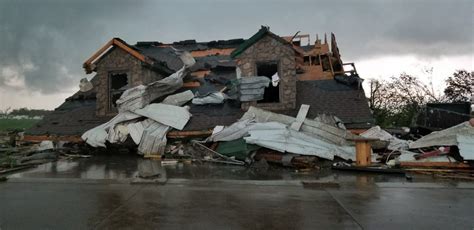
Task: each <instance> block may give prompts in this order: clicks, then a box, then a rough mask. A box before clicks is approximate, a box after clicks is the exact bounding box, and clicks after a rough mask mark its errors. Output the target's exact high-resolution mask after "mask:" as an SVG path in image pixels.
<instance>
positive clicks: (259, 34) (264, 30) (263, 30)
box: [230, 26, 293, 58]
mask: <svg viewBox="0 0 474 230" xmlns="http://www.w3.org/2000/svg"><path fill="white" fill-rule="evenodd" d="M265 35H270V36H272V37H273V38H275V39H276V40H277V41H279V42H281V43H283V44H287V45H291V43H289V42H287V41H286V40H285V39H283V38H281V37H280V36H278V35H276V34H274V33H272V32H270V28H269V27H266V26H262V28H260V30H259V31H258V32H257V33H256V34H254V35H253V36H252V37H250V38H249V39H247V40H246V41H245V42H244V43H242V44H241V45H240V46H239V47H237V48H236V49H235V50H234V51H232V53H231V54H230V57H232V58H235V57H237V56H239V55H240V54H241V53H242V52H244V51H245V50H246V49H247V48H249V47H250V46H252V45H253V44H255V43H256V42H258V41H259V40H260V39H262V38H263V37H265ZM291 47H292V48H293V46H291Z"/></svg>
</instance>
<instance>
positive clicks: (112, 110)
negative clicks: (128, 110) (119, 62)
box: [107, 69, 131, 113]
mask: <svg viewBox="0 0 474 230" xmlns="http://www.w3.org/2000/svg"><path fill="white" fill-rule="evenodd" d="M120 74H125V75H126V76H127V84H126V85H125V86H126V87H125V86H123V87H121V89H112V77H113V76H115V75H120ZM130 81H131V77H130V71H129V70H128V69H123V70H110V71H107V111H108V113H117V112H118V110H117V107H116V106H114V105H113V104H114V101H113V97H114V94H116V93H117V94H118V93H120V95H121V94H122V93H123V92H124V91H125V90H127V89H128V88H130V85H131V84H130V83H131V82H130ZM124 87H125V88H124ZM122 88H123V89H122ZM119 98H120V97H119ZM117 99H118V98H117Z"/></svg>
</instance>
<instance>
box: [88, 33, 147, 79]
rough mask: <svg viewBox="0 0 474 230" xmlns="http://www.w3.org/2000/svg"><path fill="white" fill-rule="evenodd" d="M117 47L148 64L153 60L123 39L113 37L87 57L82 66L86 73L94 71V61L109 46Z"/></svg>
mask: <svg viewBox="0 0 474 230" xmlns="http://www.w3.org/2000/svg"><path fill="white" fill-rule="evenodd" d="M113 46H115V47H118V48H120V49H122V50H124V51H125V52H127V53H128V54H130V55H132V56H133V57H135V58H137V59H138V60H140V61H142V62H145V63H148V64H150V65H152V64H153V62H152V61H151V60H150V59H149V58H147V57H146V56H145V55H143V54H141V53H139V52H138V51H136V50H135V49H134V48H132V47H131V46H130V45H128V44H127V43H126V42H125V41H123V40H122V39H120V38H113V39H112V40H110V41H108V42H107V43H106V44H105V45H104V46H102V47H101V48H100V49H99V50H97V51H96V52H95V53H94V54H93V55H92V56H91V57H90V58H89V59H87V60H86V61H85V62H84V64H83V65H82V67H83V68H84V69H85V71H86V73H87V74H89V73H92V72H93V71H94V68H95V67H94V63H95V62H96V61H98V60H99V59H100V58H101V57H102V56H103V55H104V54H105V53H106V52H107V51H108V50H109V49H110V48H111V47H113Z"/></svg>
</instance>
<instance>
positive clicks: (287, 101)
mask: <svg viewBox="0 0 474 230" xmlns="http://www.w3.org/2000/svg"><path fill="white" fill-rule="evenodd" d="M237 65H238V67H239V68H240V70H241V72H242V77H249V76H267V77H270V78H271V75H272V74H273V73H274V72H277V73H278V76H279V77H280V82H279V84H278V86H277V87H273V86H272V85H270V87H268V88H265V99H264V100H262V101H258V102H257V101H253V102H245V103H242V108H243V109H248V107H249V106H250V105H253V106H257V107H260V108H264V109H268V110H274V111H275V110H286V109H294V108H295V106H296V61H295V51H294V50H293V49H292V48H291V46H290V45H288V44H284V43H282V42H281V41H278V40H277V39H275V38H273V37H272V36H270V35H266V36H265V37H263V38H261V39H260V40H259V41H257V42H256V43H255V44H253V45H252V46H250V47H248V48H247V49H246V50H245V51H243V52H242V53H241V54H240V55H239V57H238V58H237Z"/></svg>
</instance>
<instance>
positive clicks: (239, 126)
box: [206, 119, 254, 142]
mask: <svg viewBox="0 0 474 230" xmlns="http://www.w3.org/2000/svg"><path fill="white" fill-rule="evenodd" d="M252 124H254V121H253V120H252V119H247V120H241V121H238V122H235V123H234V124H232V125H230V126H229V127H226V128H224V129H223V130H221V131H220V132H217V133H213V134H212V135H211V136H210V137H208V138H207V139H206V141H207V142H216V141H233V140H237V139H240V138H242V137H243V136H245V135H247V133H248V130H249V127H250V126H251V125H252Z"/></svg>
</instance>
